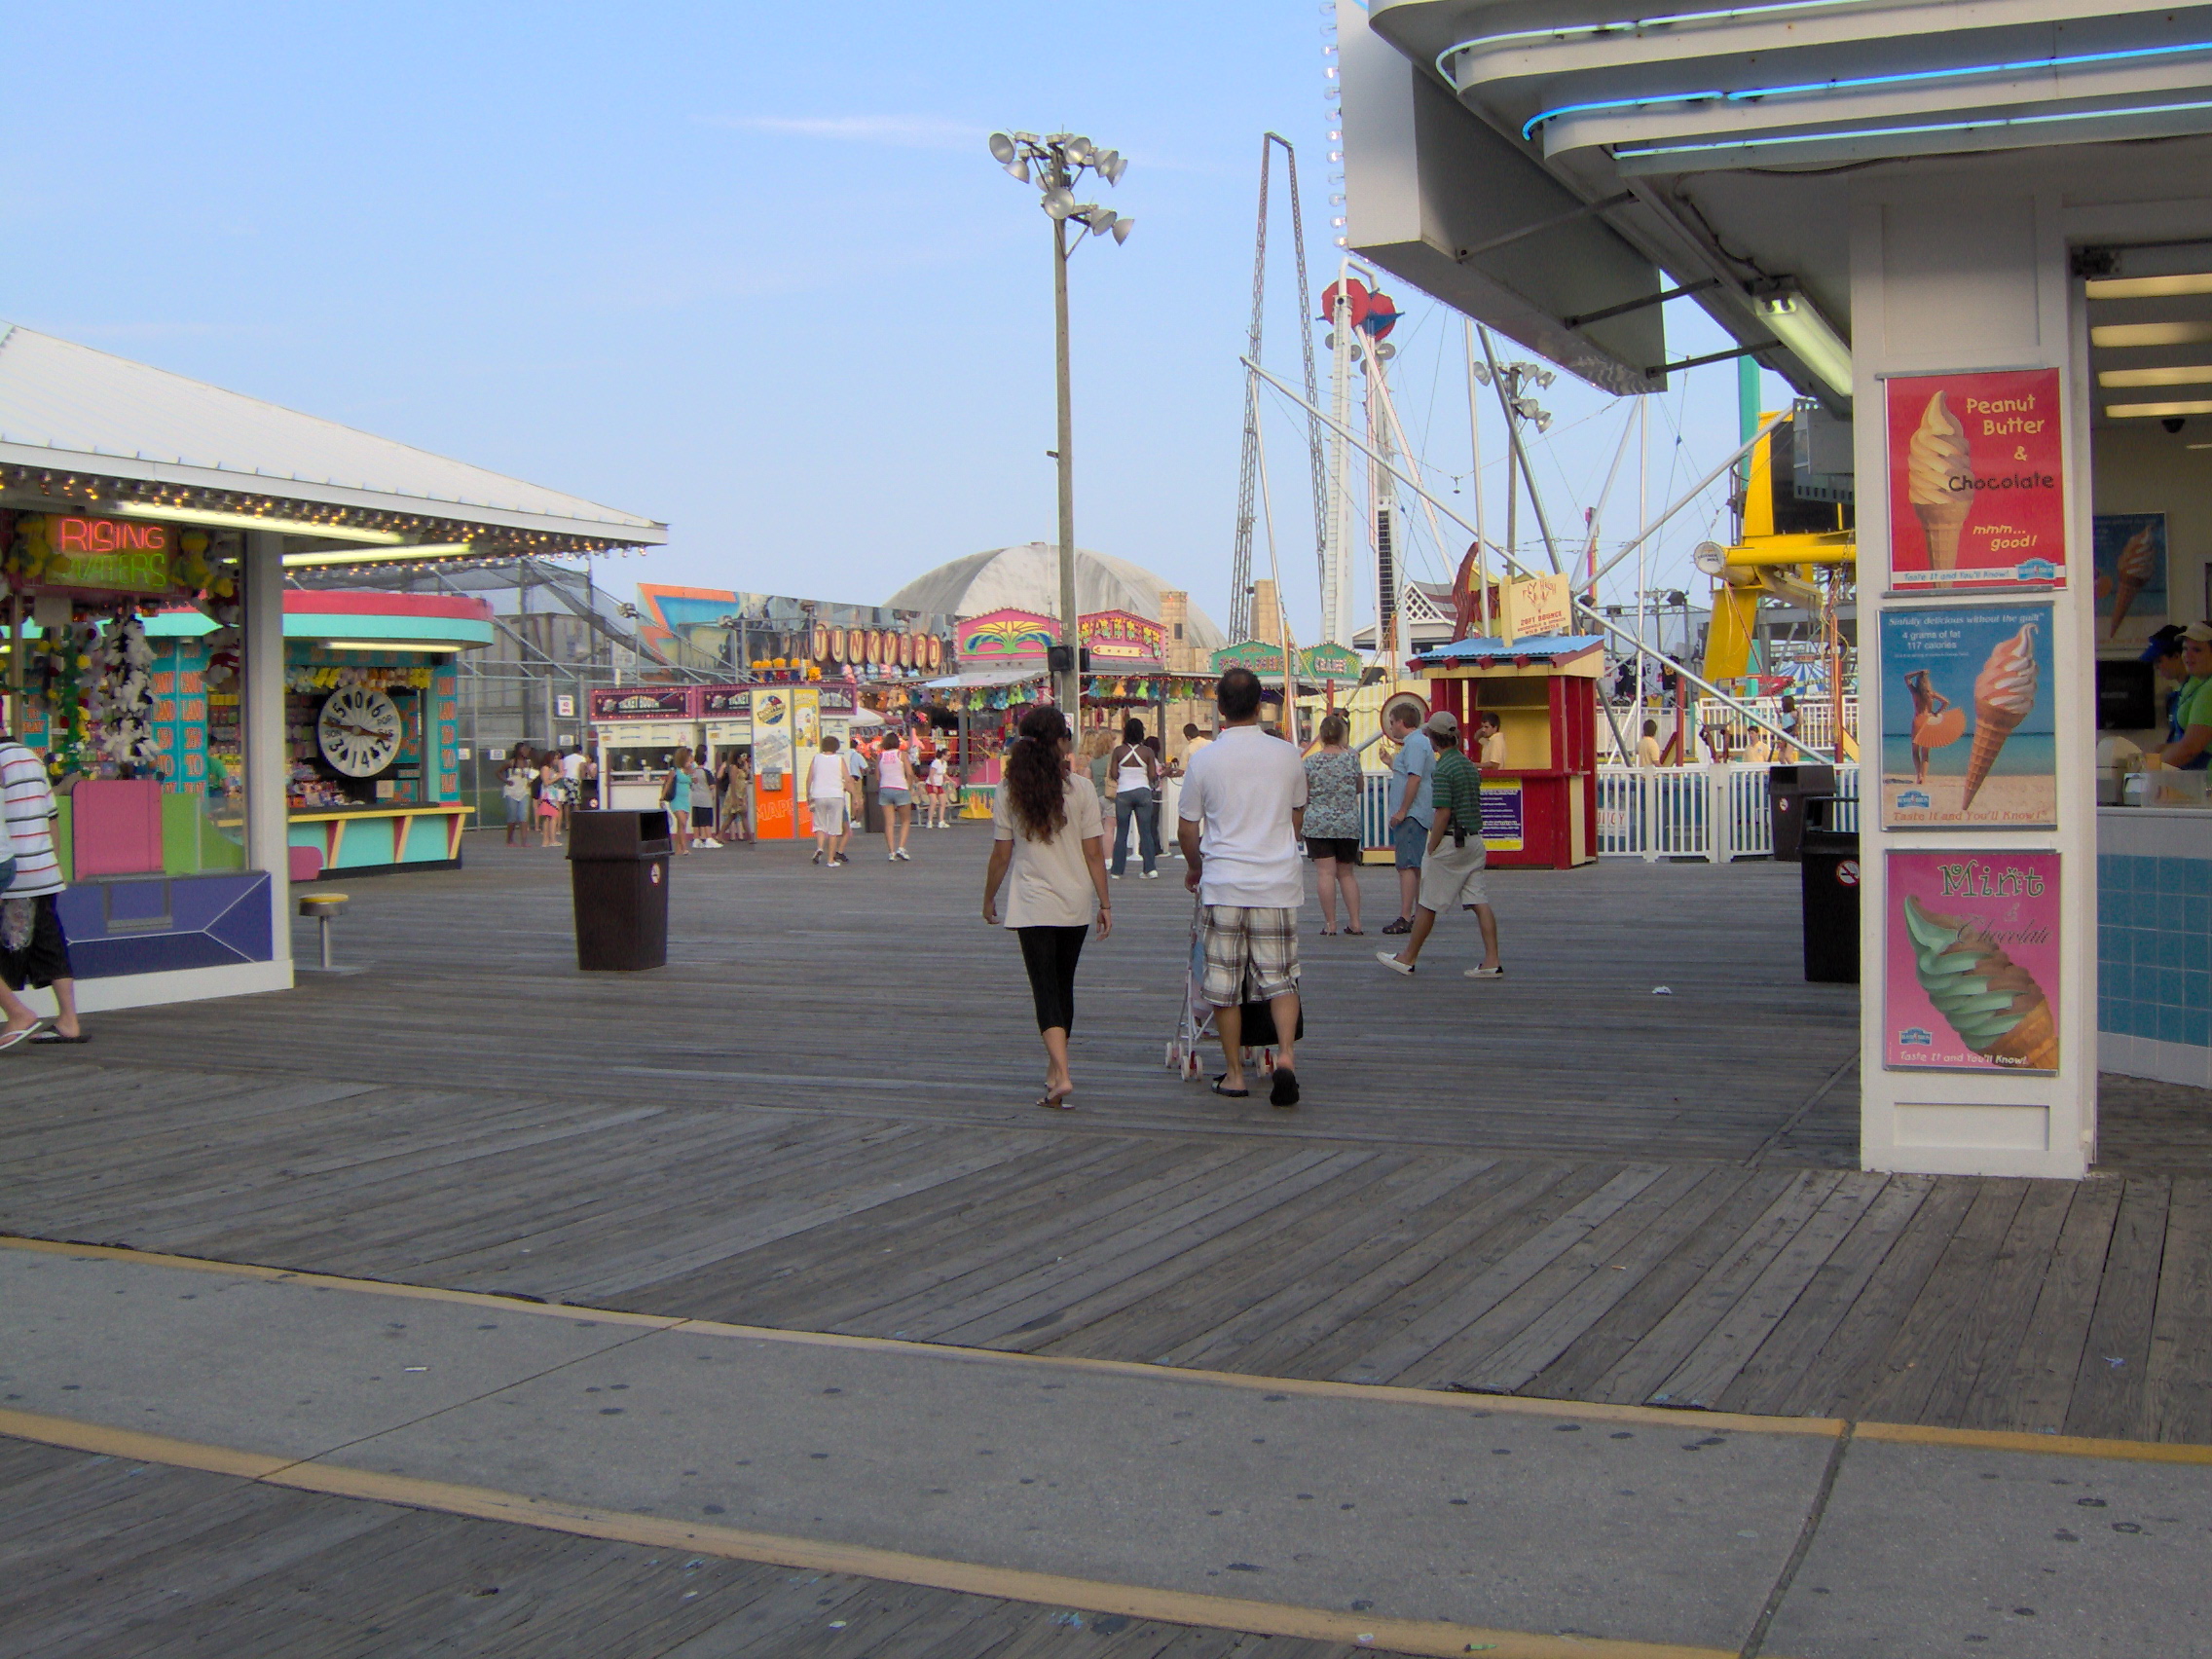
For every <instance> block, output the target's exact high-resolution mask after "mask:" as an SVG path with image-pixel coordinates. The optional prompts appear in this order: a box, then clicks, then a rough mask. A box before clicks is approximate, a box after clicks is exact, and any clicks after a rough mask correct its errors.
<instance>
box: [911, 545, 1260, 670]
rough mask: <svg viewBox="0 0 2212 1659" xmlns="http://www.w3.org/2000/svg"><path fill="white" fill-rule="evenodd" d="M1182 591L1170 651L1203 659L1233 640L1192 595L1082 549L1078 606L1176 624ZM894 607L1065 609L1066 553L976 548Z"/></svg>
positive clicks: (1052, 612) (975, 612) (952, 611)
mask: <svg viewBox="0 0 2212 1659" xmlns="http://www.w3.org/2000/svg"><path fill="white" fill-rule="evenodd" d="M1169 595H1180V596H1181V599H1182V604H1181V606H1180V608H1182V609H1183V611H1184V616H1183V618H1182V620H1183V623H1184V628H1185V636H1184V638H1183V639H1182V640H1180V641H1176V640H1174V639H1173V638H1172V637H1171V638H1170V640H1169V648H1170V649H1172V648H1173V646H1174V645H1178V644H1180V645H1186V646H1188V647H1190V648H1191V649H1192V650H1193V651H1195V652H1196V653H1197V655H1198V661H1199V662H1200V663H1203V662H1204V660H1205V658H1206V656H1207V654H1208V653H1209V652H1212V651H1216V650H1219V649H1220V648H1221V647H1222V646H1223V645H1227V644H1228V643H1229V642H1228V641H1227V640H1226V639H1225V638H1224V637H1223V636H1222V632H1221V629H1220V628H1218V627H1217V626H1215V624H1214V621H1213V619H1212V618H1211V617H1210V616H1208V615H1206V613H1205V612H1204V611H1202V610H1200V609H1199V608H1198V607H1197V606H1195V605H1192V604H1190V603H1189V595H1188V594H1186V593H1184V592H1183V590H1182V589H1180V588H1176V587H1171V586H1170V585H1169V584H1168V583H1166V582H1164V581H1162V580H1161V579H1160V577H1158V576H1156V575H1154V574H1153V573H1152V572H1151V571H1148V570H1146V569H1145V568H1144V567H1143V566H1142V565H1132V564H1130V563H1129V561H1128V560H1126V559H1117V558H1115V557H1114V556H1113V555H1112V554H1111V553H1092V552H1088V551H1087V550H1086V549H1084V548H1081V547H1079V548H1077V549H1076V554H1075V603H1076V609H1077V610H1078V611H1079V612H1080V613H1082V614H1084V615H1088V614H1090V613H1091V612H1092V611H1098V610H1127V611H1131V612H1133V613H1135V614H1136V615H1138V616H1142V617H1144V618H1146V619H1147V620H1149V621H1153V622H1161V623H1166V624H1169V625H1170V632H1171V634H1172V624H1173V623H1174V622H1175V621H1176V620H1177V618H1176V617H1174V616H1171V615H1169V614H1167V612H1168V611H1169V610H1170V609H1173V608H1177V607H1175V606H1172V605H1169V604H1167V603H1164V602H1165V601H1166V600H1167V598H1168V596H1169ZM883 603H884V606H885V608H889V609H893V610H923V611H933V612H937V613H939V614H941V615H946V616H980V615H982V614H983V613H984V612H985V611H987V610H1030V611H1035V612H1037V613H1038V614H1040V615H1044V616H1057V615H1058V614H1059V612H1060V550H1059V548H1058V547H1057V546H1056V545H1055V544H1053V543H1051V542H1049V541H1024V542H1022V543H1021V544H1020V545H1019V546H1016V547H995V548H993V549H991V550H990V551H989V552H987V553H971V554H969V555H967V557H965V558H961V559H954V560H952V561H951V562H950V563H949V564H943V565H940V566H939V567H938V568H937V569H936V570H934V571H926V572H924V573H923V574H921V575H919V576H916V577H915V578H914V579H913V580H912V581H910V582H908V583H907V584H906V585H905V586H904V587H903V588H901V589H900V590H899V591H898V592H897V593H895V594H893V595H892V596H891V597H890V598H889V599H887V600H885V601H884V602H883Z"/></svg>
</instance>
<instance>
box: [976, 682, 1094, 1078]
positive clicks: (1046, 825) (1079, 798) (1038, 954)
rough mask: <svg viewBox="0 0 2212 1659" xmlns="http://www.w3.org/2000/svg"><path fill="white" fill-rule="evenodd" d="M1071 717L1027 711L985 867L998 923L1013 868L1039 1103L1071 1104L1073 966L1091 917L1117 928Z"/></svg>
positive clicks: (1009, 919)
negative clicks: (1038, 1058) (1076, 761)
mask: <svg viewBox="0 0 2212 1659" xmlns="http://www.w3.org/2000/svg"><path fill="white" fill-rule="evenodd" d="M1068 736H1069V733H1068V725H1067V720H1066V719H1065V718H1064V717H1063V716H1062V715H1061V714H1060V712H1059V710H1057V709H1055V708H1051V707H1049V706H1048V707H1044V708H1036V709H1032V710H1030V711H1029V713H1028V714H1026V715H1024V716H1023V717H1022V720H1021V731H1020V735H1019V736H1018V737H1016V738H1015V739H1014V742H1013V743H1012V744H1011V745H1009V746H1008V749H1007V752H1006V762H1005V766H1004V769H1003V771H1002V772H1001V775H1000V782H999V791H998V805H997V807H996V808H995V809H994V810H993V811H992V814H991V863H990V868H989V869H988V870H986V871H985V872H984V876H983V920H984V921H986V922H988V923H989V924H991V926H993V927H996V926H997V925H998V920H999V888H1000V887H1001V886H1002V885H1004V884H1005V882H1006V879H1007V875H1008V873H1009V871H1011V872H1012V873H1013V876H1014V884H1013V886H1012V887H1011V888H1010V889H1009V890H1008V894H1007V906H1006V925H1007V926H1008V927H1010V928H1012V929H1013V930H1014V937H1015V938H1016V939H1018V940H1020V941H1021V965H1022V967H1023V968H1025V969H1027V970H1028V973H1029V991H1030V995H1031V996H1032V997H1033V998H1034V999H1035V1001H1036V1004H1037V1029H1038V1032H1039V1033H1040V1034H1041V1035H1042V1036H1043V1038H1044V1042H1045V1092H1044V1094H1043V1095H1042V1096H1041V1097H1040V1098H1039V1099H1038V1101H1037V1104H1038V1105H1040V1106H1059V1107H1065V1106H1067V1105H1068V1103H1069V1097H1070V1096H1071V1095H1073V1094H1074V1093H1075V1079H1074V1078H1072V1077H1071V1076H1069V1075H1068V1032H1069V1031H1070V1030H1071V1029H1072V1028H1073V1027H1074V1025H1075V967H1076V962H1077V960H1078V959H1079V958H1080V957H1081V956H1082V955H1083V941H1084V939H1085V936H1086V935H1088V933H1089V931H1090V922H1091V918H1092V917H1093V916H1095V917H1096V918H1097V921H1098V937H1099V938H1100V939H1105V938H1107V937H1108V936H1109V935H1111V934H1112V933H1113V931H1114V902H1113V901H1112V900H1111V899H1109V898H1107V897H1106V849H1105V845H1104V835H1105V814H1104V812H1103V810H1102V809H1101V808H1100V806H1099V804H1098V791H1097V790H1096V789H1095V788H1094V787H1093V786H1092V785H1091V782H1090V780H1089V779H1088V778H1080V777H1071V776H1070V775H1069V772H1068V763H1067V744H1068Z"/></svg>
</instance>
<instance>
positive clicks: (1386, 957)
mask: <svg viewBox="0 0 2212 1659" xmlns="http://www.w3.org/2000/svg"><path fill="white" fill-rule="evenodd" d="M1375 960H1376V961H1378V962H1380V963H1382V964H1383V967H1385V968H1387V969H1389V970H1390V972H1391V973H1393V974H1411V973H1412V972H1413V971H1414V965H1413V964H1412V963H1411V962H1400V961H1399V960H1398V959H1397V958H1396V957H1395V956H1393V955H1391V954H1390V952H1388V951H1387V950H1378V951H1377V952H1376V953H1375Z"/></svg>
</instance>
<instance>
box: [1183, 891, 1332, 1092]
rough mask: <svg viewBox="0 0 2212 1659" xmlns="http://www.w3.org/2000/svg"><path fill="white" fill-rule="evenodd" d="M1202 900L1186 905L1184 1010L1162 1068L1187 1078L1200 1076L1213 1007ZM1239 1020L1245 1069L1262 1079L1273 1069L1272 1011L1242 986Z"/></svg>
mask: <svg viewBox="0 0 2212 1659" xmlns="http://www.w3.org/2000/svg"><path fill="white" fill-rule="evenodd" d="M1205 916H1206V910H1205V905H1204V904H1203V903H1195V904H1193V906H1192V908H1191V953H1190V958H1189V960H1188V962H1187V963H1186V964H1185V966H1184V974H1183V1013H1182V1016H1181V1017H1180V1018H1179V1019H1177V1020H1176V1022H1175V1035H1174V1036H1173V1037H1172V1038H1170V1039H1169V1040H1168V1044H1167V1069H1168V1070H1169V1071H1171V1072H1173V1073H1175V1075H1176V1076H1178V1077H1181V1078H1184V1079H1186V1080H1189V1079H1194V1078H1198V1077H1202V1076H1204V1075H1205V1062H1204V1060H1203V1059H1202V1058H1201V1057H1200V1051H1202V1050H1205V1049H1209V1048H1212V1047H1214V1045H1215V1043H1216V1034H1215V1031H1214V1023H1213V1016H1214V1012H1215V1011H1214V1008H1213V1006H1212V1005H1211V1004H1210V1003H1208V1002H1207V1001H1206V997H1205V980H1206V944H1205ZM1243 1014H1244V1023H1243V1026H1242V1035H1243V1038H1244V1042H1243V1044H1242V1051H1243V1054H1244V1065H1245V1067H1246V1069H1247V1070H1249V1071H1252V1072H1255V1073H1257V1074H1258V1075H1259V1076H1261V1077H1268V1076H1272V1074H1273V1072H1274V1069H1275V1014H1274V1010H1273V1008H1272V1007H1271V1006H1270V1005H1269V1004H1267V1003H1265V1002H1262V1001H1259V1000H1257V999H1256V998H1254V997H1253V996H1252V995H1251V987H1250V985H1249V984H1247V985H1246V986H1245V998H1244V1004H1243ZM1305 1035H1306V1009H1305V1006H1304V1004H1303V1002H1302V1003H1301V1005H1300V1007H1299V1011H1298V1030H1297V1031H1296V1032H1295V1033H1294V1036H1295V1037H1298V1038H1304V1037H1305Z"/></svg>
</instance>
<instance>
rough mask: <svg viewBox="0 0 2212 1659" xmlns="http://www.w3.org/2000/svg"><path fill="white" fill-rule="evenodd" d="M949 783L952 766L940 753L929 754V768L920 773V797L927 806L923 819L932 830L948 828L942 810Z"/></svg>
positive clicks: (943, 809)
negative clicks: (945, 761)
mask: <svg viewBox="0 0 2212 1659" xmlns="http://www.w3.org/2000/svg"><path fill="white" fill-rule="evenodd" d="M951 783H952V768H951V767H949V766H947V765H946V764H945V763H944V756H943V755H942V753H939V754H936V755H933V756H930V769H929V770H928V771H927V772H925V773H923V774H922V799H923V801H924V802H925V803H926V807H927V816H926V817H925V819H924V820H923V821H924V822H925V823H927V824H928V825H929V827H930V828H931V829H932V830H943V829H947V828H949V826H948V825H947V824H946V823H945V818H944V811H945V793H946V792H947V790H948V789H949V788H950V787H951Z"/></svg>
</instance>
